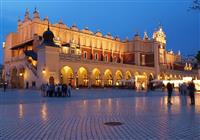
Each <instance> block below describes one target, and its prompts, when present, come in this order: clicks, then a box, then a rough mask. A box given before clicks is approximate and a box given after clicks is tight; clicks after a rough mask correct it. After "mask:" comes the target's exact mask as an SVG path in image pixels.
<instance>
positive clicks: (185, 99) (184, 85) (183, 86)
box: [182, 83, 187, 104]
mask: <svg viewBox="0 0 200 140" xmlns="http://www.w3.org/2000/svg"><path fill="white" fill-rule="evenodd" d="M182 92H183V93H182V94H183V97H184V98H183V99H184V102H185V104H187V85H186V83H183V84H182Z"/></svg>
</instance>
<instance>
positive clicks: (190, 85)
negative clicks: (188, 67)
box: [188, 81, 196, 105]
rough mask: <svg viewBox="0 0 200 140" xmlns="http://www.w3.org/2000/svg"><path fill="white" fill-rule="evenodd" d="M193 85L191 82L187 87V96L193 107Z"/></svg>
mask: <svg viewBox="0 0 200 140" xmlns="http://www.w3.org/2000/svg"><path fill="white" fill-rule="evenodd" d="M195 90H196V89H195V85H194V83H193V81H192V82H191V83H189V85H188V91H189V96H190V99H191V105H195V96H194V92H195Z"/></svg>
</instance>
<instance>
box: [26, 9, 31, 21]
mask: <svg viewBox="0 0 200 140" xmlns="http://www.w3.org/2000/svg"><path fill="white" fill-rule="evenodd" d="M30 19H31V18H30V14H29V10H28V8H26V12H25V15H24V21H28V20H30Z"/></svg>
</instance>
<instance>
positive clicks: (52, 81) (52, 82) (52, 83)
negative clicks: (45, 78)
mask: <svg viewBox="0 0 200 140" xmlns="http://www.w3.org/2000/svg"><path fill="white" fill-rule="evenodd" d="M49 84H51V85H54V77H53V76H51V77H49Z"/></svg>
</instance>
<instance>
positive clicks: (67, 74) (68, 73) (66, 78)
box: [61, 66, 75, 86]
mask: <svg viewBox="0 0 200 140" xmlns="http://www.w3.org/2000/svg"><path fill="white" fill-rule="evenodd" d="M61 83H62V84H69V83H71V84H72V85H73V86H74V85H75V80H74V72H73V70H72V68H71V67H69V66H65V67H63V68H62V69H61Z"/></svg>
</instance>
